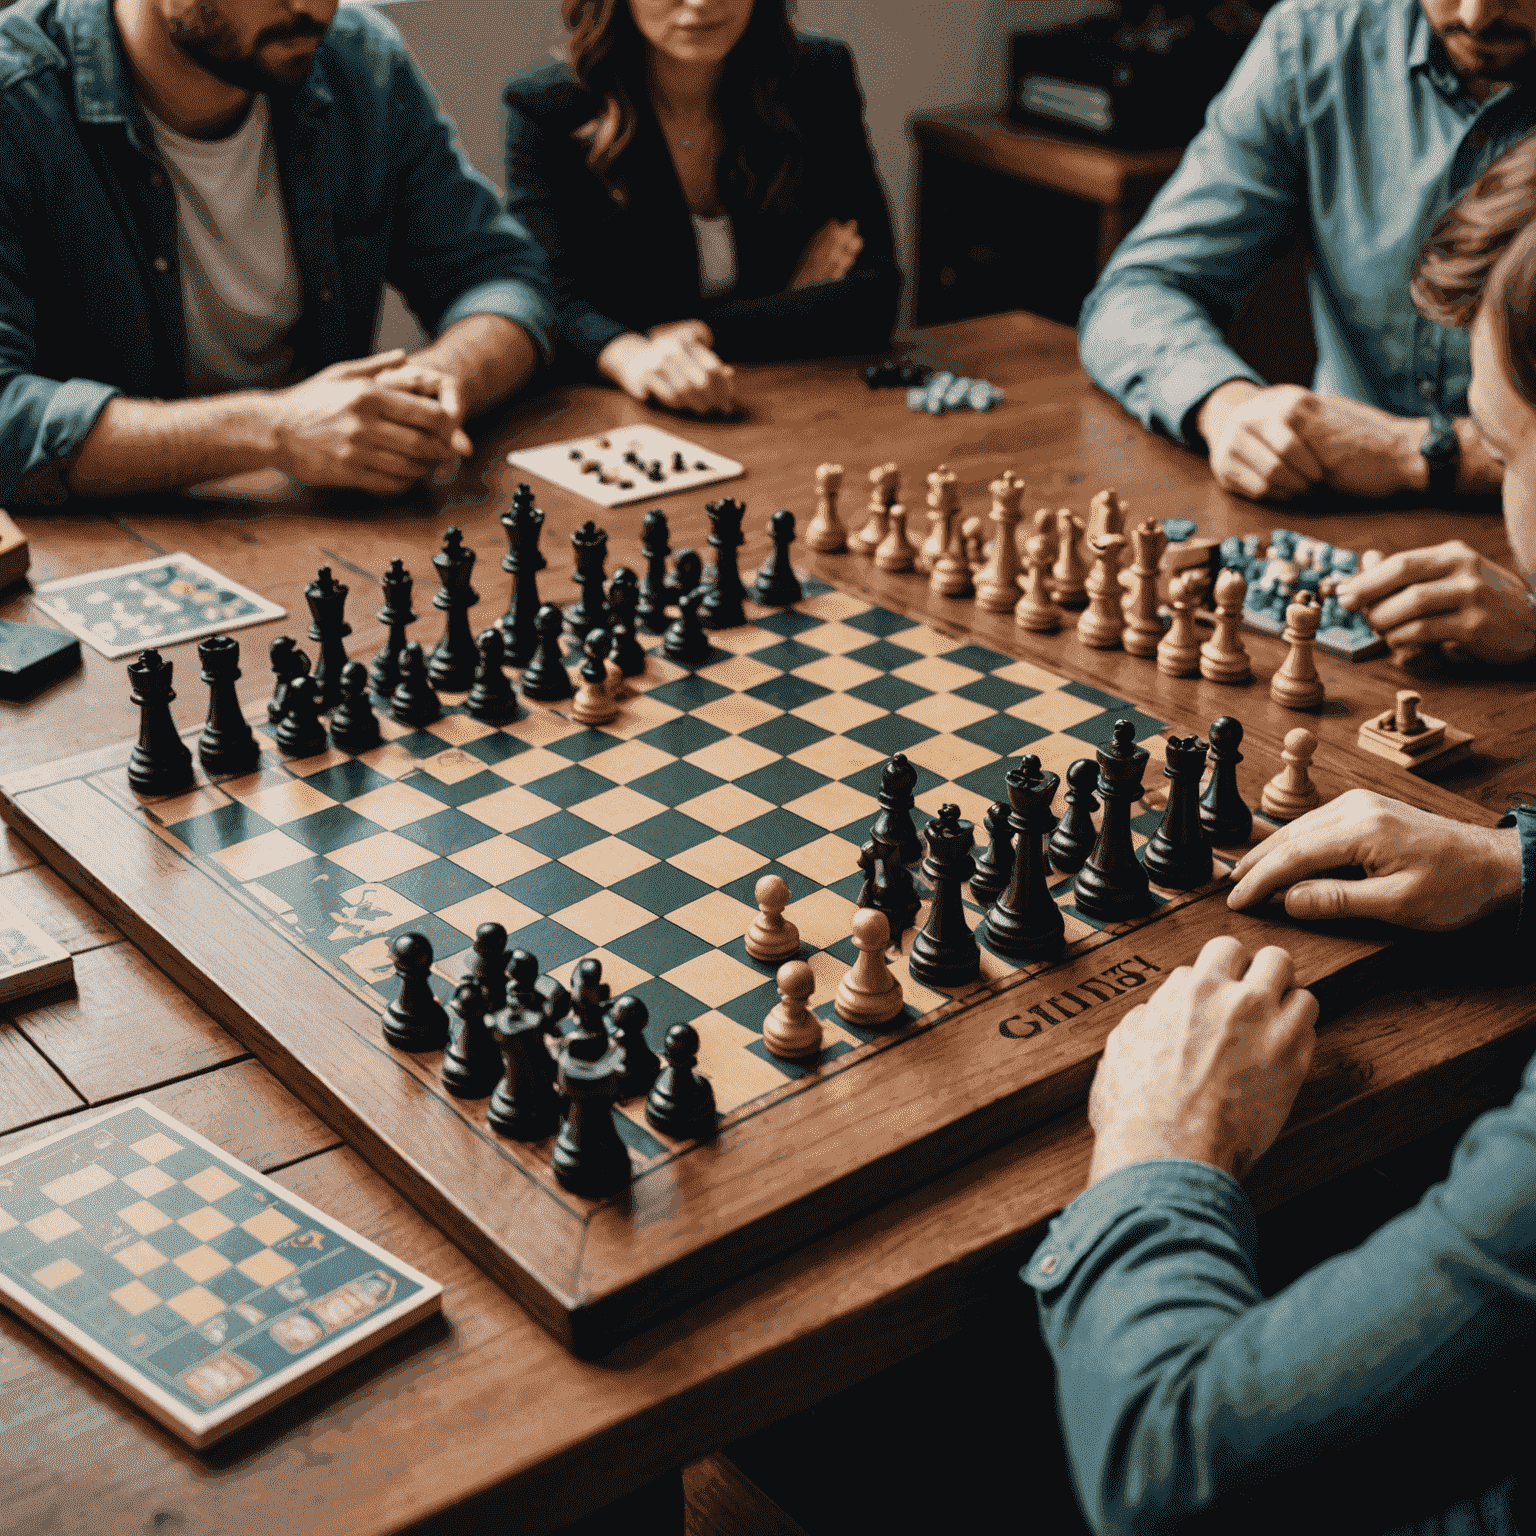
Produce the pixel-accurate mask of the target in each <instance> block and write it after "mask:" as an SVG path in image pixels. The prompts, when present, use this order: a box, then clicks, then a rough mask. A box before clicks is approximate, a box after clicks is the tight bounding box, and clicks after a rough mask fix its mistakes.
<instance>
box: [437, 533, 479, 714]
mask: <svg viewBox="0 0 1536 1536" xmlns="http://www.w3.org/2000/svg"><path fill="white" fill-rule="evenodd" d="M432 564H433V566H434V567H435V568H436V570H437V580H438V589H437V592H436V594H435V595H434V596H433V598H432V606H433V607H434V608H439V609H441V610H442V612H443V613H444V615H445V616H446V619H445V622H444V624H443V635H442V639H440V640H439V641H438V642H437V644H436V645H435V646H433V647H432V655H431V658H430V659H429V660H428V662H427V679H428V681H429V682H430V683H431V684H432V686H433V687H434V688H440V689H442V690H443V691H444V692H445V693H465V692H467V691H468V689H469V685H470V684H471V683H472V682H473V681H474V677H475V663H476V661H478V660H479V656H478V653H477V652H476V650H475V642H474V637H473V636H472V635H471V634H470V632H469V610H470V609H471V608H473V607H474V606H475V604H476V603H478V602H479V601H480V594H479V593H478V592H476V591H475V589H474V588H473V587H472V586H470V584H469V579H470V577H471V576H472V575H473V574H474V570H475V552H474V550H472V549H466V548H465V547H464V535H463V534H462V533H460V532H459V530H458V529H457V528H448V529H446V530H445V531H444V533H443V547H442V549H440V550H439V551H438V552H437V554H435V555H433V557H432Z"/></svg>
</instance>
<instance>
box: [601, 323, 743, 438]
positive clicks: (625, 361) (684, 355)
mask: <svg viewBox="0 0 1536 1536" xmlns="http://www.w3.org/2000/svg"><path fill="white" fill-rule="evenodd" d="M713 340H714V338H713V336H711V335H710V331H709V327H708V326H707V325H705V324H704V322H703V321H702V320H679V321H675V322H673V323H672V324H670V325H658V326H657V327H655V329H654V330H652V332H651V334H650V335H649V336H641V335H640V334H639V333H638V332H633V331H632V332H630V333H629V334H628V335H624V336H616V337H614V339H613V340H612V341H610V342H609V343H608V345H607V346H606V347H604V348H603V350H602V351H601V352H600V353H599V354H598V358H597V367H598V371H599V372H600V373H602V374H604V375H606V376H607V377H608V378H610V379H612V380H613V382H614V383H615V384H617V385H618V386H619V388H620V389H622V390H623V391H624V392H625V393H626V394H629V395H633V396H634V398H635V399H636V400H655V401H656V402H657V403H658V404H660V405H664V406H666V407H668V408H669V409H670V410H674V411H692V412H694V413H696V414H697V415H700V416H705V415H708V414H709V413H710V412H719V413H720V414H721V415H729V414H730V412H731V411H733V410H734V409H735V408H736V389H735V382H734V381H735V378H736V370H735V369H734V368H731V367H730V366H728V365H727V364H725V363H722V362H721V361H720V359H719V358H718V357H716V356H715V354H714V353H713V352H712V351H711V350H710V343H711V342H712V341H713Z"/></svg>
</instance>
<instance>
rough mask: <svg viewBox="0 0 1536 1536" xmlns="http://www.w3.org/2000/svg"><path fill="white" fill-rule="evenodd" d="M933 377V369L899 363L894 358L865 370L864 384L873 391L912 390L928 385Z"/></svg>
mask: <svg viewBox="0 0 1536 1536" xmlns="http://www.w3.org/2000/svg"><path fill="white" fill-rule="evenodd" d="M932 377H933V369H932V368H928V367H925V366H924V365H923V364H922V363H901V362H897V360H896V359H895V358H894V357H888V358H886V359H885V360H884V361H883V362H879V363H871V364H870V365H869V367H868V368H865V369H864V370H863V378H864V382H865V383H866V384H867V385H869V387H870V388H871V389H911V388H912V387H913V386H914V385H915V386H919V387H920V386H922V385H924V384H926V383H927V382H928V380H929V379H931V378H932Z"/></svg>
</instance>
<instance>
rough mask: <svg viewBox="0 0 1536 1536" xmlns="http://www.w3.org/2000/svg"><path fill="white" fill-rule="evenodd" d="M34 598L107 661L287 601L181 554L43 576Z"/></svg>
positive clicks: (223, 626)
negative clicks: (253, 589)
mask: <svg viewBox="0 0 1536 1536" xmlns="http://www.w3.org/2000/svg"><path fill="white" fill-rule="evenodd" d="M36 601H37V606H38V607H39V608H41V609H42V610H43V612H44V613H46V614H48V615H49V616H50V617H51V618H54V619H57V620H58V622H59V623H60V624H62V625H63V626H64V627H65V629H67V630H69V632H70V633H71V634H73V635H78V636H79V637H80V639H82V640H84V641H85V642H86V644H87V645H92V646H94V647H95V648H96V649H97V650H98V651H100V652H101V654H102V655H103V656H105V657H107V659H108V660H110V661H116V660H117V659H118V658H119V657H122V656H132V655H134V654H136V653H137V652H139V651H142V650H146V649H148V648H150V647H153V648H154V649H156V650H160V649H163V648H164V647H165V646H168V645H176V644H178V643H179V642H180V641H183V640H200V639H202V637H203V636H204V635H218V634H223V633H224V632H225V631H226V630H231V629H244V628H245V627H247V626H248V625H251V624H265V623H266V622H267V620H268V619H280V618H283V617H284V616H285V614H286V613H287V609H285V608H280V607H279V606H278V605H277V604H276V603H273V602H269V601H268V600H267V599H266V598H264V597H259V596H258V595H257V594H256V593H254V592H251V591H249V590H248V589H247V588H245V587H242V586H241V585H240V584H239V583H238V582H234V581H231V580H230V579H229V577H227V576H221V575H220V574H219V573H218V572H217V571H216V570H214V569H213V567H212V566H209V565H204V564H203V562H202V561H201V560H196V559H194V558H193V557H192V556H191V555H188V554H176V555H157V556H156V557H155V558H154V559H153V560H140V561H139V562H138V563H137V564H136V565H120V566H117V567H115V568H114V569H113V570H110V571H93V572H91V573H89V574H88V575H84V576H64V577H61V578H60V579H59V580H58V581H45V582H44V583H43V584H42V585H41V586H40V587H38V589H37V598H36Z"/></svg>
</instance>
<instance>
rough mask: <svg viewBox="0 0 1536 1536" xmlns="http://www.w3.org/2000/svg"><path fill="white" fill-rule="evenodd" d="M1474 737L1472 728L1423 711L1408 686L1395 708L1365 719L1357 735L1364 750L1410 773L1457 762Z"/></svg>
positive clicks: (1417, 698) (1416, 695)
mask: <svg viewBox="0 0 1536 1536" xmlns="http://www.w3.org/2000/svg"><path fill="white" fill-rule="evenodd" d="M1474 739H1475V738H1474V737H1473V735H1472V733H1471V732H1470V731H1463V730H1459V729H1458V728H1457V727H1456V726H1454V725H1448V724H1447V723H1446V722H1445V721H1444V720H1437V719H1435V718H1434V717H1433V716H1432V715H1423V714H1420V713H1419V695H1418V694H1417V693H1415V692H1413V690H1412V689H1409V688H1403V689H1400V690H1399V691H1398V695H1397V703H1396V705H1395V707H1394V708H1392V709H1389V710H1388V711H1387V712H1386V713H1385V714H1382V715H1377V716H1376V717H1374V718H1373V719H1369V720H1366V721H1365V722H1364V723H1363V724H1362V725H1361V727H1360V734H1359V737H1358V741H1359V744H1360V746H1361V747H1362V748H1363V749H1364V750H1365V751H1367V752H1370V753H1372V754H1373V755H1374V756H1376V757H1384V758H1385V759H1386V760H1387V761H1388V762H1389V763H1394V764H1396V766H1397V767H1399V768H1403V769H1406V770H1407V771H1408V772H1409V773H1419V772H1422V771H1423V770H1424V769H1426V768H1428V767H1429V766H1430V765H1431V764H1433V765H1434V766H1436V767H1444V766H1446V765H1448V764H1450V763H1454V762H1455V761H1456V760H1457V759H1458V758H1461V757H1465V756H1466V754H1467V753H1468V751H1470V750H1471V746H1472V742H1473V741H1474Z"/></svg>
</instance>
